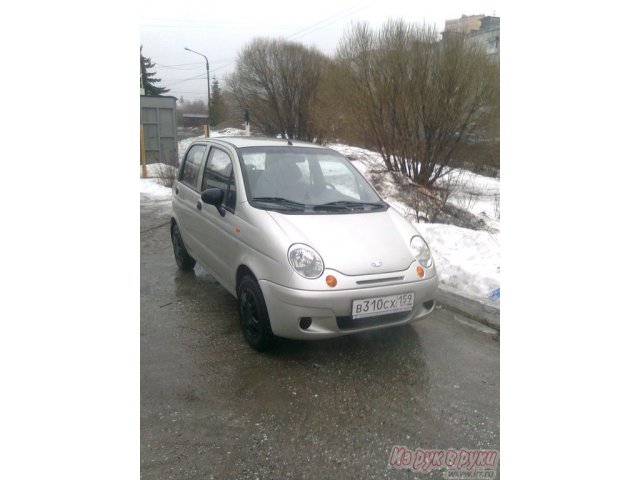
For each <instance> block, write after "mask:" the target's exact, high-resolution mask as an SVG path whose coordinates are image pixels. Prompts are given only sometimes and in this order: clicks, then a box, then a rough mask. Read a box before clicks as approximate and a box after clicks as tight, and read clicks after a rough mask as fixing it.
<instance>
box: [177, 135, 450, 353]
mask: <svg viewBox="0 0 640 480" xmlns="http://www.w3.org/2000/svg"><path fill="white" fill-rule="evenodd" d="M171 239H172V241H173V250H174V254H175V258H176V262H177V264H178V267H179V268H180V269H183V270H190V269H192V268H193V267H194V265H195V263H196V262H198V263H200V264H201V265H202V267H203V268H204V269H205V270H206V271H208V272H209V273H210V274H211V275H213V276H214V277H215V278H216V279H217V280H218V281H219V282H220V284H221V285H222V286H223V287H224V288H226V289H227V290H228V291H229V292H230V293H231V294H232V295H234V297H236V298H237V299H238V304H239V311H240V320H241V328H242V332H243V334H244V336H245V338H246V340H247V342H248V343H249V344H250V345H251V346H252V347H253V348H255V349H257V350H265V349H267V348H269V347H270V346H272V344H273V341H274V337H275V336H278V337H285V338H297V339H320V338H328V337H335V336H338V335H345V334H349V333H357V332H362V331H365V330H372V329H378V328H384V327H388V326H393V325H401V324H406V323H409V322H412V321H415V320H419V319H421V318H424V317H425V316H426V315H428V314H429V313H431V311H433V308H434V300H435V296H436V291H437V287H438V276H437V273H436V268H435V265H434V263H433V258H432V257H431V253H430V251H429V247H428V246H427V243H426V242H425V241H424V239H423V238H422V237H421V236H420V234H419V233H418V232H417V231H416V229H415V228H414V227H413V225H412V224H411V223H410V222H408V221H407V220H405V219H404V217H402V215H400V214H399V213H397V212H396V211H395V210H393V209H392V208H390V207H389V205H387V204H386V203H385V202H384V201H383V200H382V199H381V198H380V196H379V195H378V194H377V193H376V191H375V189H374V188H373V187H372V186H371V185H370V184H369V183H368V182H367V181H366V180H365V179H364V177H362V175H361V174H360V172H358V170H356V169H355V168H354V167H353V165H351V163H350V162H349V160H347V159H346V158H344V157H343V156H342V155H340V154H339V153H338V152H336V151H334V150H331V149H328V148H323V147H320V146H318V145H314V144H308V143H303V142H297V141H293V142H292V141H287V140H279V139H264V138H256V137H237V138H232V137H221V138H215V139H214V138H210V139H206V140H200V141H196V142H195V143H193V144H192V145H191V146H190V148H189V150H188V151H187V152H186V154H185V156H184V159H183V161H182V162H181V164H180V169H179V171H178V178H177V179H176V181H175V183H174V186H173V216H172V219H171Z"/></svg>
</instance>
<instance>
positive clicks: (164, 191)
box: [140, 178, 171, 202]
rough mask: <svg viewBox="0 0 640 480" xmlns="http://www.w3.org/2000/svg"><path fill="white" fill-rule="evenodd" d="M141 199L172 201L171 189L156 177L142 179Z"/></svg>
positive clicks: (146, 200) (145, 200) (147, 200)
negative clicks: (161, 183) (160, 182)
mask: <svg viewBox="0 0 640 480" xmlns="http://www.w3.org/2000/svg"><path fill="white" fill-rule="evenodd" d="M140 200H141V201H143V202H154V201H155V202H171V189H170V188H169V187H165V186H163V185H160V184H159V183H158V181H157V180H156V179H154V178H141V179H140Z"/></svg>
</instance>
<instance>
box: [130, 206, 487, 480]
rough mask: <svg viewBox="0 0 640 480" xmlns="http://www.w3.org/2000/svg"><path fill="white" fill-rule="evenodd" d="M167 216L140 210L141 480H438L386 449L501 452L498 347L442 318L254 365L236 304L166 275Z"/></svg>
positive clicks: (216, 291)
mask: <svg viewBox="0 0 640 480" xmlns="http://www.w3.org/2000/svg"><path fill="white" fill-rule="evenodd" d="M169 212H170V203H168V202H161V203H148V202H145V201H142V200H141V215H140V225H141V226H140V229H141V234H140V263H141V266H140V269H141V271H140V394H141V400H140V409H141V412H140V415H141V419H140V429H141V431H140V455H141V466H140V469H141V478H143V479H173V478H175V479H186V478H198V479H226V478H229V479H244V478H247V479H258V478H259V479H271V478H273V479H280V478H295V479H299V478H327V479H329V478H336V479H338V478H345V479H347V478H363V479H364V478H367V479H369V478H444V472H442V471H435V472H430V473H428V474H425V473H413V472H410V471H406V470H404V471H398V470H394V469H390V468H388V467H387V466H386V465H387V462H388V459H389V454H390V452H391V449H392V447H393V446H394V445H404V446H406V447H408V448H411V449H415V448H423V449H440V448H441V449H446V448H450V447H451V448H467V449H472V448H484V449H489V448H491V449H493V448H495V449H499V448H500V443H499V442H500V435H499V390H500V385H499V343H498V341H497V339H496V338H494V337H492V336H491V335H489V334H487V333H482V332H480V331H478V330H476V329H474V328H472V327H470V326H468V325H465V324H463V323H461V322H459V321H457V320H456V319H455V316H454V315H453V314H452V313H451V312H449V311H447V310H445V309H438V310H436V311H435V312H434V313H433V314H432V315H431V317H430V318H429V319H428V320H426V321H422V322H419V323H417V324H413V325H409V326H404V327H400V328H391V329H386V330H382V331H379V332H375V333H369V334H360V335H351V336H346V337H341V338H337V339H332V340H324V341H317V342H302V341H283V342H281V343H280V344H279V345H278V346H277V347H276V349H275V350H273V351H271V352H269V353H267V354H260V353H257V352H255V351H253V350H252V349H251V348H249V347H248V346H247V344H246V343H245V341H244V339H243V337H242V333H241V331H240V326H239V320H238V315H237V307H236V303H235V299H234V298H233V297H232V296H231V295H230V294H229V293H227V292H226V291H225V290H224V289H223V288H222V287H221V286H220V285H219V284H218V283H217V282H216V281H215V280H214V279H213V278H212V277H211V276H210V275H208V274H207V273H206V272H204V271H203V270H202V269H201V268H200V267H199V266H196V269H195V272H189V273H185V272H181V271H179V270H178V269H177V268H176V266H175V262H174V259H173V252H172V248H171V241H170V237H169V226H168V225H163V224H165V223H166V222H168V219H169Z"/></svg>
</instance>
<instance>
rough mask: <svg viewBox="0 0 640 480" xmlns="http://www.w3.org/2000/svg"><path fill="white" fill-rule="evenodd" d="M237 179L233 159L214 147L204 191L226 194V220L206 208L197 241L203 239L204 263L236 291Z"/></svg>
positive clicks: (224, 217) (204, 208)
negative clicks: (215, 190) (214, 190)
mask: <svg viewBox="0 0 640 480" xmlns="http://www.w3.org/2000/svg"><path fill="white" fill-rule="evenodd" d="M235 178H236V176H235V175H234V169H233V162H232V160H231V156H230V155H229V153H227V152H226V151H224V150H222V149H220V148H217V147H215V146H212V147H211V149H210V150H209V153H208V155H207V160H206V163H205V167H204V172H203V175H202V191H205V190H207V189H209V188H220V189H221V190H223V191H224V198H223V202H222V210H223V212H224V216H222V215H221V213H220V212H219V211H218V209H217V208H216V207H215V206H213V205H207V204H204V205H203V206H202V210H201V212H200V216H201V220H202V221H201V222H199V223H198V233H197V235H198V237H199V238H202V239H203V242H202V247H203V249H204V250H205V251H204V259H205V262H206V263H207V264H208V265H210V266H211V268H212V269H213V270H214V275H215V276H216V278H217V279H218V281H219V282H220V283H221V284H222V285H223V286H224V287H225V288H227V289H228V290H231V291H233V288H234V284H235V271H234V259H235V258H236V257H237V254H238V242H237V239H236V238H235V233H234V229H235V228H236V227H237V219H236V217H235V208H236V192H237V189H236V180H235Z"/></svg>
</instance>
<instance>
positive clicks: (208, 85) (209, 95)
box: [184, 47, 211, 125]
mask: <svg viewBox="0 0 640 480" xmlns="http://www.w3.org/2000/svg"><path fill="white" fill-rule="evenodd" d="M184 49H185V50H189V51H190V52H192V53H195V54H196V55H200V56H201V57H204V60H205V62H207V105H208V106H209V121H208V122H207V125H211V81H210V80H209V59H208V58H207V57H206V55H203V54H202V53H198V52H196V51H195V50H191V49H190V48H187V47H184Z"/></svg>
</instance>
